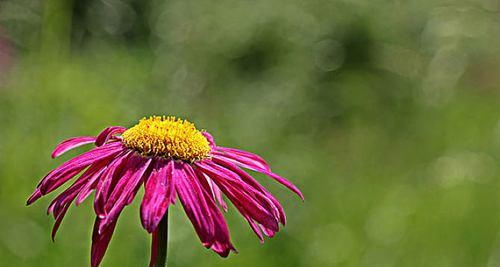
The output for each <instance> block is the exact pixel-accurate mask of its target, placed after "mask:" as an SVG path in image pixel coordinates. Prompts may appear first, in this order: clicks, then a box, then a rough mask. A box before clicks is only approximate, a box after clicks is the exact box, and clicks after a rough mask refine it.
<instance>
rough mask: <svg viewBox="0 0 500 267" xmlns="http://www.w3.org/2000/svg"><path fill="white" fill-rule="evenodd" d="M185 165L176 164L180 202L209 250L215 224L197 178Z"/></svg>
mask: <svg viewBox="0 0 500 267" xmlns="http://www.w3.org/2000/svg"><path fill="white" fill-rule="evenodd" d="M183 165H185V163H179V162H175V163H174V170H173V178H174V181H175V188H176V191H177V195H178V196H179V200H180V201H181V203H182V206H183V207H184V211H185V212H186V215H187V216H188V218H189V220H191V223H192V224H193V226H194V228H195V230H196V233H197V234H198V237H199V238H200V240H201V242H202V243H203V245H204V246H205V247H207V248H209V247H210V246H211V245H212V244H213V236H214V223H213V221H212V219H211V218H210V216H207V214H209V211H208V206H207V201H206V199H205V198H204V196H203V192H202V188H201V186H200V184H199V183H197V182H196V180H197V178H196V177H193V175H192V174H187V173H186V172H185V170H184V169H183Z"/></svg>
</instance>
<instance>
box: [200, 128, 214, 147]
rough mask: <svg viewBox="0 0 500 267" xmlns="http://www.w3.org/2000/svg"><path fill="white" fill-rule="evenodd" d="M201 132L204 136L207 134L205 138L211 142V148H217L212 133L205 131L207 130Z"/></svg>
mask: <svg viewBox="0 0 500 267" xmlns="http://www.w3.org/2000/svg"><path fill="white" fill-rule="evenodd" d="M201 134H202V135H203V136H205V138H206V139H207V141H208V143H209V144H210V147H211V148H215V147H216V146H215V140H214V138H213V137H212V135H211V134H209V133H207V132H205V131H203V132H201Z"/></svg>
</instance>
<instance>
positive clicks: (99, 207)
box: [94, 151, 131, 218]
mask: <svg viewBox="0 0 500 267" xmlns="http://www.w3.org/2000/svg"><path fill="white" fill-rule="evenodd" d="M130 154H131V152H129V151H127V152H125V153H123V154H120V155H118V156H117V157H116V158H115V159H114V160H113V162H111V164H109V165H108V167H107V169H106V170H105V171H104V172H103V174H102V175H101V178H100V179H99V181H98V182H97V185H96V194H95V199H94V210H95V212H96V214H97V216H98V217H100V218H104V217H105V216H106V212H105V207H104V206H105V205H106V202H107V200H108V196H109V194H111V191H112V190H113V186H114V185H116V183H117V181H118V180H119V179H120V177H121V174H122V172H123V170H124V169H125V168H126V167H127V160H128V158H129V157H130Z"/></svg>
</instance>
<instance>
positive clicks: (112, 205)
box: [101, 155, 151, 228]
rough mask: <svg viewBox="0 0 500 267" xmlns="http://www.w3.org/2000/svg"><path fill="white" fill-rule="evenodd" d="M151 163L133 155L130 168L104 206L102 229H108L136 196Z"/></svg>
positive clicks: (128, 167) (129, 161)
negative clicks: (128, 202)
mask: <svg viewBox="0 0 500 267" xmlns="http://www.w3.org/2000/svg"><path fill="white" fill-rule="evenodd" d="M150 163H151V159H145V158H142V157H140V156H135V155H132V156H131V157H130V159H129V160H128V164H130V165H129V166H127V169H125V170H124V171H125V173H124V174H123V175H122V176H121V177H120V179H119V180H118V182H117V183H116V186H115V187H114V188H113V192H112V193H111V195H110V196H109V198H108V199H107V200H106V203H105V205H104V210H105V218H104V220H103V224H102V225H101V228H102V227H106V226H107V225H109V224H111V223H112V222H114V221H116V219H117V218H118V215H119V214H120V212H121V211H122V210H123V208H124V207H125V205H126V204H127V201H128V200H129V199H130V198H131V197H134V196H135V192H136V191H135V189H136V188H137V187H138V185H139V184H140V183H141V182H142V181H143V178H144V174H145V172H146V170H147V169H148V167H149V165H150Z"/></svg>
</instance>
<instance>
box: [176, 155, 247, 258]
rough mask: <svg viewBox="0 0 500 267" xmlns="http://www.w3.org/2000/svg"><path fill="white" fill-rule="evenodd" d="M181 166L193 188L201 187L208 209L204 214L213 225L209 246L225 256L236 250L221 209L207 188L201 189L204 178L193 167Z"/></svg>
mask: <svg viewBox="0 0 500 267" xmlns="http://www.w3.org/2000/svg"><path fill="white" fill-rule="evenodd" d="M183 168H184V171H185V173H186V175H187V177H190V178H192V179H193V180H192V181H191V182H192V186H193V188H198V187H199V188H200V189H201V193H202V195H201V196H200V197H202V198H203V199H204V200H205V201H206V203H207V208H208V210H207V213H206V215H205V216H206V217H208V218H209V219H211V220H212V221H213V225H214V232H213V236H212V237H211V238H210V239H211V240H212V244H211V245H210V248H211V249H212V250H213V251H215V252H216V253H217V254H219V255H220V256H222V257H227V256H228V255H229V252H230V251H231V250H232V251H234V252H237V251H236V249H235V248H234V246H233V244H232V243H231V238H230V236H229V229H228V227H227V224H226V221H225V220H224V217H223V215H222V213H221V211H220V210H219V209H218V208H217V205H216V204H215V201H214V200H213V198H212V197H211V196H210V194H209V192H208V191H207V190H203V187H201V186H200V185H201V184H203V183H205V181H206V178H205V177H203V176H200V175H198V174H196V173H195V171H194V170H193V168H192V167H191V166H190V165H188V164H184V165H183Z"/></svg>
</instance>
